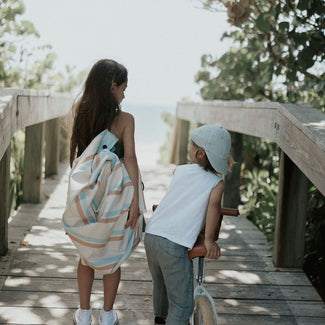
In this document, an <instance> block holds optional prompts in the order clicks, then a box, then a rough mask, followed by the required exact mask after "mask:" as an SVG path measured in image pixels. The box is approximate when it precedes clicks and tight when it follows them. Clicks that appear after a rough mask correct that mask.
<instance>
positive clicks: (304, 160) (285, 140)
mask: <svg viewBox="0 0 325 325" xmlns="http://www.w3.org/2000/svg"><path fill="white" fill-rule="evenodd" d="M322 115H324V114H322ZM277 120H278V124H279V129H278V131H277V143H278V145H279V146H280V147H281V149H282V150H283V151H284V152H285V153H286V154H287V155H288V157H289V158H290V159H291V160H292V161H293V162H294V163H295V164H296V165H297V166H298V167H299V168H300V169H301V171H302V172H303V173H304V174H305V175H306V176H307V177H308V178H309V179H310V180H311V182H312V183H313V184H315V186H316V187H317V188H318V189H319V190H320V191H321V192H322V193H323V195H325V164H324V161H325V149H324V148H323V147H322V146H323V145H322V142H321V140H319V141H318V142H317V141H316V140H315V139H311V138H310V137H307V136H306V135H305V133H303V130H301V129H300V128H298V127H297V126H296V125H295V124H293V123H292V120H291V119H288V118H287V117H286V115H284V114H283V111H281V112H279V113H278V115H277ZM323 132H324V131H323ZM323 132H322V133H323ZM322 133H319V134H320V137H321V138H322V137H323V135H322ZM314 137H315V136H314Z"/></svg>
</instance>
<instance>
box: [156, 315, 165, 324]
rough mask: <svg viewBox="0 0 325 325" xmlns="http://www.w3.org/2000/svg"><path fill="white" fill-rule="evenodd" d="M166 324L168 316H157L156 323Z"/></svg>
mask: <svg viewBox="0 0 325 325" xmlns="http://www.w3.org/2000/svg"><path fill="white" fill-rule="evenodd" d="M161 324H166V317H159V316H156V317H155V325H161Z"/></svg>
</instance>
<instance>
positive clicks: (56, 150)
mask: <svg viewBox="0 0 325 325" xmlns="http://www.w3.org/2000/svg"><path fill="white" fill-rule="evenodd" d="M44 128H45V177H48V176H51V175H57V173H58V170H59V158H60V119H59V118H56V119H52V120H49V121H46V122H45V126H44Z"/></svg>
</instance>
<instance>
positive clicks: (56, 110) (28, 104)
mask: <svg viewBox="0 0 325 325" xmlns="http://www.w3.org/2000/svg"><path fill="white" fill-rule="evenodd" d="M71 106H72V98H71V97H70V96H67V95H65V94H55V97H54V96H50V95H48V96H26V95H19V96H18V127H19V128H23V127H26V126H30V125H33V124H37V123H41V122H44V121H47V120H51V119H53V118H57V117H60V116H64V115H66V114H68V113H69V111H70V109H71Z"/></svg>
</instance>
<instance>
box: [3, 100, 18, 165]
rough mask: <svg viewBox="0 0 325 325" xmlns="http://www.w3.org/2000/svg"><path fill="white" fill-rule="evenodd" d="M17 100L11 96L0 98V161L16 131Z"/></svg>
mask: <svg viewBox="0 0 325 325" xmlns="http://www.w3.org/2000/svg"><path fill="white" fill-rule="evenodd" d="M14 104H15V98H14V97H13V96H11V95H7V96H0V139H1V141H0V159H2V157H3V155H4V154H5V152H6V150H7V148H8V147H9V146H10V140H11V138H12V137H13V135H14V133H15V131H16V123H15V122H16V112H15V110H14Z"/></svg>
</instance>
